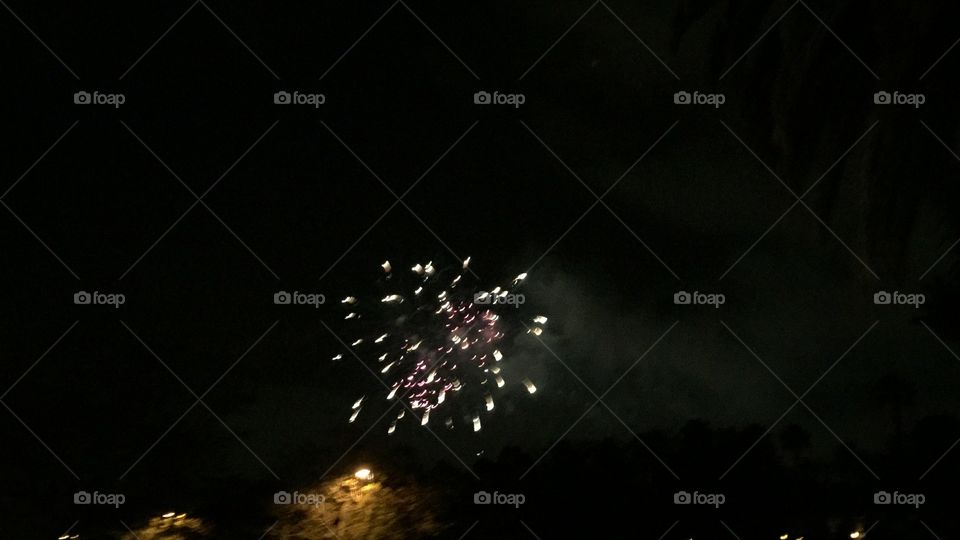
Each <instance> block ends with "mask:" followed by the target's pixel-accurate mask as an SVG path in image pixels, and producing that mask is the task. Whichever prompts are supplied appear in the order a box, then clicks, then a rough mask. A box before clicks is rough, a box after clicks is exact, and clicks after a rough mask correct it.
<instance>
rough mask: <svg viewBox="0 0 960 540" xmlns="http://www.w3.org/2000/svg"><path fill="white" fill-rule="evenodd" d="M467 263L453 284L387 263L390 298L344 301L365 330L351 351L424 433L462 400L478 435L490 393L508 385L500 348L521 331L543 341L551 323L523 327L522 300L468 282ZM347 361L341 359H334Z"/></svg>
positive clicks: (539, 319)
mask: <svg viewBox="0 0 960 540" xmlns="http://www.w3.org/2000/svg"><path fill="white" fill-rule="evenodd" d="M469 264H470V258H469V257H468V258H467V259H466V260H464V261H463V265H462V269H461V268H457V269H456V270H457V274H456V276H455V277H453V278H452V279H451V278H450V276H449V274H450V273H452V272H449V271H439V270H438V269H437V268H436V267H434V265H433V263H432V262H428V263H426V264H416V265H414V266H413V267H412V268H410V270H409V273H400V274H398V273H397V272H396V271H395V270H396V269H395V268H394V266H393V265H392V264H391V263H390V261H385V262H384V263H383V264H382V265H381V267H382V269H383V274H382V279H381V284H382V285H384V286H385V287H386V290H385V291H384V292H385V293H386V294H385V295H379V298H370V299H364V298H363V297H358V296H347V297H345V298H343V299H342V300H341V304H342V305H343V306H344V308H346V309H347V310H348V313H347V314H346V315H345V316H344V319H345V320H347V321H351V323H354V324H358V325H359V326H360V327H361V331H360V332H359V334H360V335H358V336H356V339H355V340H354V341H352V342H351V344H350V347H351V348H352V349H354V352H355V353H356V354H357V355H358V356H359V357H360V358H361V359H362V360H364V361H369V362H371V363H374V362H375V366H376V367H377V371H379V372H380V373H381V374H383V375H386V376H387V377H388V378H387V380H388V381H391V382H390V383H388V384H389V386H390V389H389V391H388V392H387V397H386V399H387V400H388V401H389V400H393V399H402V400H404V401H405V402H406V403H407V405H408V406H409V408H410V409H411V410H412V411H415V412H417V413H418V414H419V415H420V418H419V422H420V425H422V426H426V425H427V424H428V423H429V422H430V419H431V412H433V416H436V414H437V412H435V411H436V410H437V409H441V408H442V409H444V410H446V409H447V408H449V407H451V405H450V404H451V403H452V402H464V401H465V403H459V404H458V408H460V409H463V410H465V411H469V413H468V414H469V416H470V417H471V418H472V426H473V431H474V432H477V431H480V430H481V429H482V423H481V418H480V415H481V413H487V414H490V413H492V412H493V411H494V409H495V407H496V405H495V403H494V399H493V394H494V392H496V391H497V390H499V389H501V388H503V387H504V386H505V385H506V381H505V380H504V378H503V376H502V372H501V368H500V365H499V363H500V362H501V361H503V360H504V357H505V355H504V353H503V352H502V350H501V348H505V347H507V346H508V345H509V344H508V343H507V342H506V341H504V338H506V337H508V336H511V335H512V334H515V333H519V331H520V330H524V327H527V328H528V330H526V331H527V332H530V333H533V334H535V335H538V336H539V335H540V334H541V333H542V332H543V326H544V325H546V323H547V318H546V317H544V316H543V315H537V316H536V317H534V318H533V319H532V320H531V321H530V322H529V323H527V324H521V323H520V322H519V317H518V316H517V313H518V309H517V308H519V307H520V304H522V302H523V298H524V297H523V295H520V294H511V293H510V291H509V290H507V289H505V288H501V287H495V288H494V289H492V290H491V291H484V290H479V289H478V287H477V285H476V284H475V283H473V280H470V279H469V278H466V279H465V276H464V273H463V272H465V271H467V269H468V266H469ZM526 278H527V274H526V273H523V274H520V275H518V276H517V277H516V278H514V279H513V281H512V284H511V287H512V288H514V289H516V288H517V287H518V286H520V285H521V284H522V283H523V281H524V280H525V279H526ZM518 298H519V299H520V300H518ZM505 314H506V316H504V315H505ZM513 319H516V320H513ZM368 323H369V324H368ZM342 358H343V354H337V355H336V356H334V357H333V360H341V359H342ZM374 359H376V360H375V361H374ZM521 382H522V383H523V385H524V386H525V387H526V390H527V392H528V393H530V394H533V393H534V392H536V391H537V387H536V386H535V385H534V384H533V383H532V382H531V381H530V380H529V379H523V380H522V381H521ZM459 396H463V397H462V398H460V397H459ZM454 398H458V399H456V400H454ZM366 400H367V398H366V396H361V397H360V398H359V399H357V400H356V401H355V402H354V403H353V406H352V408H351V409H352V410H351V413H350V419H349V422H350V423H352V422H354V421H356V419H357V417H358V416H359V415H360V411H361V410H362V409H363V406H364V405H365V403H366ZM405 413H406V410H402V411H400V413H399V414H398V415H397V416H396V418H395V419H394V420H393V421H392V422H391V424H390V426H389V427H388V428H387V433H388V434H392V433H393V432H394V431H396V429H397V424H398V422H400V421H401V420H402V419H403V418H404V415H405ZM444 423H445V424H446V425H447V426H448V427H452V426H453V418H452V416H450V415H447V416H446V419H445V420H444Z"/></svg>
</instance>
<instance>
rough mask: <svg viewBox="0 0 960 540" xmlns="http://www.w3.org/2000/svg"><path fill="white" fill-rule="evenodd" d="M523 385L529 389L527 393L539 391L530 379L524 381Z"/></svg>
mask: <svg viewBox="0 0 960 540" xmlns="http://www.w3.org/2000/svg"><path fill="white" fill-rule="evenodd" d="M523 385H524V386H526V387H527V392H530V393H531V394H532V393H534V392H536V391H537V387H536V386H535V385H534V384H533V383H532V382H530V379H524V380H523Z"/></svg>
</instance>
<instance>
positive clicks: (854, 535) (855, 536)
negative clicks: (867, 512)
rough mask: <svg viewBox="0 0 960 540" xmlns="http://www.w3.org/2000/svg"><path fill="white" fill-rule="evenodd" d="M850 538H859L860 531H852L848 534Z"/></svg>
mask: <svg viewBox="0 0 960 540" xmlns="http://www.w3.org/2000/svg"><path fill="white" fill-rule="evenodd" d="M850 538H860V531H853V532H852V533H850Z"/></svg>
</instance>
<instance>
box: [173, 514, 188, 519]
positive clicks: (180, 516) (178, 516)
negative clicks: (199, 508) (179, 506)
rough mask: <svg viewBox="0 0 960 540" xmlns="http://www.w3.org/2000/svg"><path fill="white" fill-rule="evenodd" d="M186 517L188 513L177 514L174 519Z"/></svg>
mask: <svg viewBox="0 0 960 540" xmlns="http://www.w3.org/2000/svg"><path fill="white" fill-rule="evenodd" d="M185 517H187V515H186V514H177V516H176V517H175V518H174V519H183V518H185Z"/></svg>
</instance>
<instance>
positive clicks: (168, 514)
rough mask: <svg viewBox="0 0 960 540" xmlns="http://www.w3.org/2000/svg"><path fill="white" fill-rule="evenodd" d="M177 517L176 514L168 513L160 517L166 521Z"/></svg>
mask: <svg viewBox="0 0 960 540" xmlns="http://www.w3.org/2000/svg"><path fill="white" fill-rule="evenodd" d="M175 515H177V513H176V512H167V513H166V514H164V515H162V516H160V517H162V518H164V519H167V518H172V517H173V516H175Z"/></svg>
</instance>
